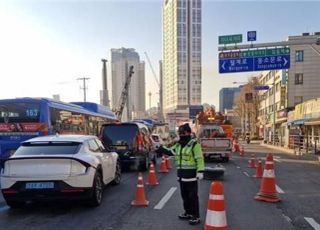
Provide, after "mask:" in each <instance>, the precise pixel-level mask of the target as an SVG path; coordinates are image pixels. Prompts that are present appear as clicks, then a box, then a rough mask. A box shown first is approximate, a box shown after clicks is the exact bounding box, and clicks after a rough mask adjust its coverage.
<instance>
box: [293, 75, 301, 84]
mask: <svg viewBox="0 0 320 230" xmlns="http://www.w3.org/2000/svg"><path fill="white" fill-rule="evenodd" d="M294 84H295V85H303V73H296V74H295V75H294Z"/></svg>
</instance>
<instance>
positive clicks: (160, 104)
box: [144, 52, 162, 120]
mask: <svg viewBox="0 0 320 230" xmlns="http://www.w3.org/2000/svg"><path fill="white" fill-rule="evenodd" d="M144 54H145V55H146V58H147V61H148V64H149V66H150V69H151V71H152V74H153V77H154V79H155V80H156V82H157V85H158V87H159V115H160V116H159V119H160V120H162V101H161V100H162V98H161V97H162V92H161V91H162V89H161V85H160V83H159V80H158V78H157V75H156V72H155V71H154V69H153V66H152V64H151V61H150V59H149V56H148V54H147V52H144Z"/></svg>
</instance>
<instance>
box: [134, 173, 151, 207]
mask: <svg viewBox="0 0 320 230" xmlns="http://www.w3.org/2000/svg"><path fill="white" fill-rule="evenodd" d="M131 205H132V206H148V205H149V201H147V200H146V197H145V194H144V186H143V178H142V173H139V176H138V184H137V189H136V198H135V200H133V201H132V202H131Z"/></svg>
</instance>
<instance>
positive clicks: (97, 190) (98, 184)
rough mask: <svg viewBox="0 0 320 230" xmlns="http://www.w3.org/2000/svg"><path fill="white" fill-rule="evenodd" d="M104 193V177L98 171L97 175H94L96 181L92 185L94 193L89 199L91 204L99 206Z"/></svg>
mask: <svg viewBox="0 0 320 230" xmlns="http://www.w3.org/2000/svg"><path fill="white" fill-rule="evenodd" d="M102 193H103V183H102V177H101V173H100V172H96V175H95V176H94V181H93V185H92V195H91V198H90V200H89V204H90V205H91V206H94V207H96V206H99V205H100V204H101V201H102Z"/></svg>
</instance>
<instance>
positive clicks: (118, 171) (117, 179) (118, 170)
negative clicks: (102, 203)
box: [111, 161, 121, 185]
mask: <svg viewBox="0 0 320 230" xmlns="http://www.w3.org/2000/svg"><path fill="white" fill-rule="evenodd" d="M120 181H121V165H120V162H119V161H117V165H116V172H115V175H114V179H113V181H111V184H112V185H118V184H120Z"/></svg>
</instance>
